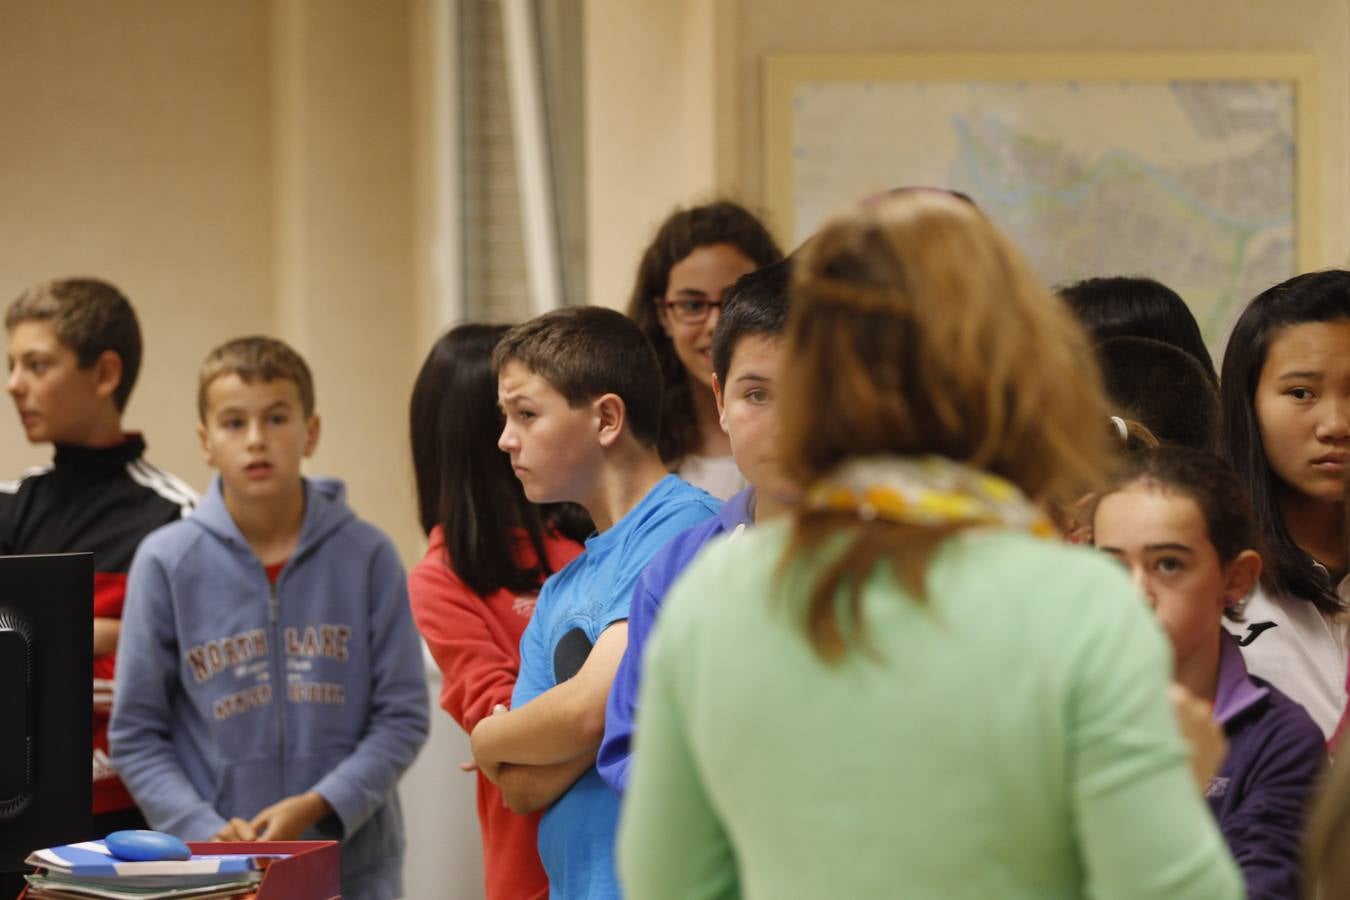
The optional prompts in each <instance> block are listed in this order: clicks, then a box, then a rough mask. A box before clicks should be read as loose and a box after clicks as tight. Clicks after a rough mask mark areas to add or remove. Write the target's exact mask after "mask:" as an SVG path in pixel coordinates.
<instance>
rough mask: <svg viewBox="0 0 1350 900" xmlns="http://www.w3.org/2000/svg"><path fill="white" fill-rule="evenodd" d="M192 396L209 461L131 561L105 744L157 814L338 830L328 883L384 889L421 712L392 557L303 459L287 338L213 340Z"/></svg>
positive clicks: (392, 877) (371, 892)
mask: <svg viewBox="0 0 1350 900" xmlns="http://www.w3.org/2000/svg"><path fill="white" fill-rule="evenodd" d="M198 407H199V409H198V412H199V415H200V423H199V424H198V426H197V431H198V435H199V437H200V439H201V443H202V452H203V454H204V456H205V458H206V461H207V463H208V464H209V465H211V466H212V467H214V468H215V469H216V470H217V471H218V473H219V474H218V475H217V477H216V478H215V479H214V480H213V481H212V484H211V489H210V492H209V493H208V495H207V496H206V498H205V499H204V500H203V501H202V504H201V505H200V506H199V507H197V510H196V512H195V513H194V514H193V515H192V516H191V517H190V518H187V519H185V520H183V521H181V522H177V523H175V524H173V525H170V526H168V527H165V528H162V529H160V530H159V531H157V532H155V533H154V534H152V535H151V536H150V537H149V538H147V539H146V540H145V541H144V542H143V543H142V544H141V546H140V549H139V550H138V551H137V553H136V557H135V560H134V561H133V562H132V566H131V573H130V577H129V582H128V588H127V602H126V608H125V610H124V612H123V619H122V634H121V638H120V641H119V643H118V652H119V653H122V654H125V655H124V656H122V657H121V662H120V665H119V677H118V681H117V694H116V698H115V699H116V702H115V703H114V707H113V709H114V713H113V719H112V725H111V728H110V737H111V743H112V757H113V763H114V764H115V765H116V766H117V768H118V770H119V771H120V772H121V773H122V777H123V779H124V780H125V781H126V783H127V786H128V787H129V788H130V789H131V793H132V795H133V796H134V797H135V798H136V802H137V803H138V804H139V805H140V807H141V809H142V810H143V811H144V812H145V815H146V818H147V819H148V820H149V821H150V824H151V825H152V826H153V827H155V828H158V829H161V830H164V831H168V832H171V833H173V834H176V835H178V836H179V837H182V838H185V839H189V840H199V841H200V840H255V839H256V840H265V841H272V840H296V839H310V840H313V839H329V840H341V841H342V854H341V856H342V893H343V896H344V897H347V898H349V900H351V898H378V900H384V898H392V897H397V896H400V895H401V894H402V861H403V846H404V840H403V823H402V814H401V812H400V810H399V803H398V794H397V791H396V790H395V787H396V785H397V783H398V780H399V778H400V776H402V774H403V772H404V770H406V769H407V768H408V766H409V765H410V764H411V763H412V761H413V758H414V757H415V756H416V755H417V751H418V749H419V748H420V747H421V746H422V744H423V742H424V741H425V740H426V736H427V727H428V705H427V690H426V681H425V678H424V676H423V673H422V655H421V648H420V645H419V641H418V637H417V632H416V630H415V629H414V628H413V623H412V616H411V614H410V612H409V607H408V598H407V588H406V582H405V580H404V574H403V568H402V565H401V564H400V562H399V559H398V556H397V554H396V553H395V551H394V548H393V545H392V544H391V543H390V542H389V539H388V538H386V537H385V536H384V535H383V534H382V533H380V532H379V531H378V530H377V529H375V528H374V527H372V526H371V525H368V524H366V523H365V522H362V521H361V520H359V519H357V518H356V516H355V515H354V514H353V513H352V511H351V510H350V509H349V508H348V507H347V505H346V503H345V502H344V488H343V486H342V484H341V482H338V481H333V480H328V479H310V478H305V477H303V476H302V475H301V472H300V465H301V460H302V459H304V458H305V457H307V456H309V455H310V454H312V453H313V452H314V448H315V445H316V444H317V442H318V437H319V419H318V417H317V416H316V415H315V414H314V388H313V381H312V379H311V377H310V373H309V368H308V366H306V365H305V362H304V360H302V359H301V358H300V356H299V355H298V354H296V353H295V351H293V350H292V349H291V348H290V347H288V346H286V345H285V344H283V343H282V342H280V341H276V340H272V339H270V338H263V337H250V338H240V339H238V340H234V341H230V342H229V343H227V344H224V345H223V346H221V347H219V348H217V349H216V350H214V351H212V353H211V354H210V355H209V356H208V357H207V359H206V362H205V363H204V364H203V367H202V371H201V375H200V379H199V390H198Z"/></svg>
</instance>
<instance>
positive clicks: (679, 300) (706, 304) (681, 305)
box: [656, 297, 722, 325]
mask: <svg viewBox="0 0 1350 900" xmlns="http://www.w3.org/2000/svg"><path fill="white" fill-rule="evenodd" d="M656 302H657V303H659V304H660V305H661V306H664V307H665V308H666V311H667V312H668V313H670V315H671V316H672V317H673V318H674V319H675V321H676V322H679V323H680V324H681V325H702V324H703V323H704V322H706V321H708V314H709V313H711V312H712V311H713V310H714V309H720V308H721V306H722V298H720V297H719V298H717V299H716V300H709V299H708V298H707V297H676V298H674V299H671V298H669V297H666V298H663V299H660V300H657V301H656Z"/></svg>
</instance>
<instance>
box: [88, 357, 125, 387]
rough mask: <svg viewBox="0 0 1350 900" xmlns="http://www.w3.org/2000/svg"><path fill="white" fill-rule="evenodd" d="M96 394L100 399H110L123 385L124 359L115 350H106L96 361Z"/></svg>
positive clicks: (94, 366) (94, 367)
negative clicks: (119, 386) (118, 387)
mask: <svg viewBox="0 0 1350 900" xmlns="http://www.w3.org/2000/svg"><path fill="white" fill-rule="evenodd" d="M92 368H93V370H94V392H95V393H96V394H98V396H99V397H100V398H104V397H108V398H111V397H112V395H113V394H114V393H115V392H116V391H117V386H118V385H120V384H121V383H122V357H121V356H119V355H118V354H117V351H115V350H104V351H103V352H102V353H100V354H99V355H98V359H96V360H94V365H93V366H92Z"/></svg>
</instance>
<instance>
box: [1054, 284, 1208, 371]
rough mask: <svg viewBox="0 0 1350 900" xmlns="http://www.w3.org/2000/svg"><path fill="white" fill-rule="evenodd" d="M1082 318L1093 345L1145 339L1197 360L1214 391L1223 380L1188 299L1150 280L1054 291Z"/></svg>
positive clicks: (1071, 285) (1085, 285)
mask: <svg viewBox="0 0 1350 900" xmlns="http://www.w3.org/2000/svg"><path fill="white" fill-rule="evenodd" d="M1055 290H1056V292H1057V293H1058V294H1059V295H1060V296H1061V297H1063V298H1064V300H1065V301H1066V302H1067V303H1068V304H1069V306H1070V308H1072V309H1073V311H1074V312H1075V313H1077V314H1078V319H1079V321H1081V322H1082V323H1083V327H1085V328H1086V329H1087V330H1088V332H1089V333H1091V335H1092V338H1093V341H1094V342H1096V343H1100V342H1101V341H1105V340H1109V339H1110V338H1114V337H1142V338H1151V339H1153V340H1155V341H1162V342H1163V343H1164V344H1171V345H1172V346H1173V347H1176V348H1177V349H1179V350H1184V351H1186V352H1187V353H1189V354H1190V355H1191V356H1193V357H1194V358H1195V361H1196V362H1198V363H1200V365H1201V367H1202V368H1203V369H1204V370H1205V375H1206V377H1208V378H1209V381H1210V383H1211V384H1212V385H1214V386H1215V387H1216V388H1217V387H1218V384H1219V376H1218V375H1217V374H1215V372H1214V360H1213V359H1212V358H1211V357H1210V355H1209V348H1207V347H1206V346H1205V339H1204V337H1203V336H1201V334H1200V325H1199V323H1198V322H1196V321H1195V315H1194V314H1193V313H1192V312H1191V310H1190V307H1188V306H1187V305H1186V301H1184V300H1182V299H1181V296H1180V295H1179V294H1178V293H1177V292H1176V291H1174V290H1172V289H1171V288H1170V287H1168V286H1167V285H1165V284H1162V283H1161V282H1158V281H1154V280H1153V279H1152V278H1129V277H1124V276H1114V277H1110V278H1088V279H1085V280H1083V281H1079V282H1076V283H1074V284H1070V285H1067V286H1061V287H1058V288H1056V289H1055Z"/></svg>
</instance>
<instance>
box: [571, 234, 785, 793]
mask: <svg viewBox="0 0 1350 900" xmlns="http://www.w3.org/2000/svg"><path fill="white" fill-rule="evenodd" d="M791 266H792V260H791V258H789V259H785V260H782V261H781V262H776V263H773V264H772V265H768V266H765V267H764V268H762V269H759V270H758V271H755V272H751V273H750V274H748V275H743V276H741V278H740V279H739V280H738V281H737V282H736V283H735V284H734V285H732V286H731V288H730V289H729V290H728V291H727V294H726V298H725V299H724V300H723V308H722V315H721V318H720V319H718V322H717V328H716V330H715V331H714V332H713V344H712V354H713V394H714V396H715V397H716V399H717V412H718V415H719V417H720V418H721V422H722V430H723V431H725V432H726V433H727V436H728V437H729V438H731V453H732V456H733V457H734V458H735V460H736V467H737V468H738V469H740V470H741V475H742V476H743V477H744V478H745V480H746V481H747V482H749V484H750V486H749V487H748V488H746V489H745V490H743V491H741V492H740V493H739V494H737V495H736V496H734V497H732V498H731V499H730V500H728V501H727V503H726V505H725V506H723V507H722V511H721V512H720V513H718V515H716V516H715V517H713V518H711V519H709V520H707V521H706V522H702V523H700V524H698V525H695V526H694V527H693V528H690V529H689V530H688V531H685V532H683V533H682V534H680V535H678V536H676V537H675V539H674V540H672V541H671V542H670V543H669V544H667V545H666V546H665V547H662V548H661V550H659V551H658V552H657V554H656V555H655V556H653V557H652V561H651V562H650V563H648V565H647V568H645V569H643V570H642V574H641V575H640V576H639V577H638V581H637V587H636V589H635V590H634V592H633V607H632V613H631V614H630V615H629V617H628V647H627V649H626V650H625V651H624V654H623V660H622V661H621V662H620V663H619V670H618V672H617V673H616V674H615V676H614V686H613V688H611V689H610V693H609V701H608V704H607V706H606V708H605V736H604V740H603V741H602V742H601V744H600V753H599V757H598V758H597V760H596V769H598V770H599V773H600V777H601V778H602V779H604V781H605V783H606V784H608V785H609V786H610V787H612V788H614V790H616V791H618V792H619V793H623V791H624V789H625V788H626V787H627V786H628V767H629V763H630V761H631V759H632V740H633V717H634V716H635V715H636V713H637V698H638V687H639V679H640V677H641V675H642V652H643V649H644V648H645V647H646V644H647V636H648V635H649V634H650V633H651V628H652V625H653V624H654V623H655V621H656V616H657V613H658V612H660V609H661V604H662V602H664V601H665V598H666V592H667V591H669V590H670V586H671V585H672V584H674V583H675V579H676V578H678V577H679V576H680V573H682V572H683V571H684V570H685V567H686V566H688V565H689V564H690V563H691V562H693V561H694V558H695V557H696V556H697V555H698V553H699V551H700V550H702V549H703V546H704V545H705V544H707V543H708V542H709V541H711V540H712V539H713V538H716V537H720V536H722V535H727V534H729V535H731V537H732V538H733V539H734V538H735V536H736V535H738V534H740V533H741V532H742V531H744V530H745V528H746V527H747V526H750V525H753V524H755V523H756V522H763V521H765V520H766V519H769V518H772V517H773V516H776V515H779V514H780V513H782V512H784V511H786V510H787V508H788V505H789V504H790V502H791V498H792V496H793V493H794V492H793V489H792V488H791V487H790V486H789V485H788V483H787V482H786V480H785V479H784V477H783V473H782V471H781V470H780V469H779V466H778V450H777V445H778V412H777V409H776V404H777V398H778V389H777V383H778V369H779V366H780V365H781V364H782V335H783V329H784V328H785V327H786V325H787V313H788V305H787V303H788V281H789V279H790V276H791Z"/></svg>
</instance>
